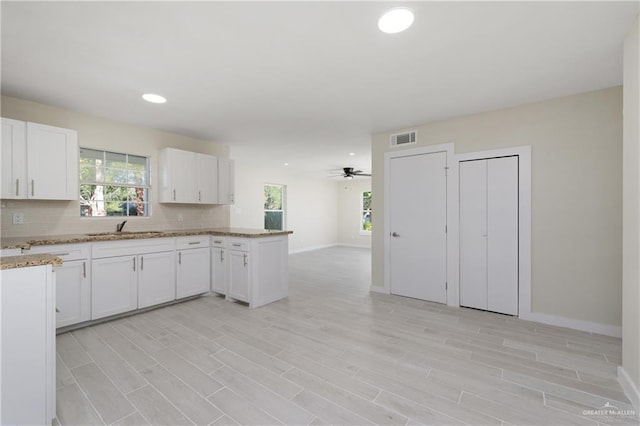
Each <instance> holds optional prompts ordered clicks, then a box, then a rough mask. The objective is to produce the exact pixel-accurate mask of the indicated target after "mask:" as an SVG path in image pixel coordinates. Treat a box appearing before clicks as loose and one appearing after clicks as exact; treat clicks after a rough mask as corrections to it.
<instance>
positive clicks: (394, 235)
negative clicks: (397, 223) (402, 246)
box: [391, 232, 400, 238]
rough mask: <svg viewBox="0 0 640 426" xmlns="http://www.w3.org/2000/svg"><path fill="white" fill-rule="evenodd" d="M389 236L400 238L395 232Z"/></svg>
mask: <svg viewBox="0 0 640 426" xmlns="http://www.w3.org/2000/svg"><path fill="white" fill-rule="evenodd" d="M391 236H392V237H393V238H398V237H399V236H400V234H398V233H397V232H393V233H391Z"/></svg>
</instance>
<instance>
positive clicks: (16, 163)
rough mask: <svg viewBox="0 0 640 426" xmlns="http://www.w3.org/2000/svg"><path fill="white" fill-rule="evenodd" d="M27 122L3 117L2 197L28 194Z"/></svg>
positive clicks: (0, 192)
mask: <svg viewBox="0 0 640 426" xmlns="http://www.w3.org/2000/svg"><path fill="white" fill-rule="evenodd" d="M26 135H27V123H25V122H24V121H19V120H11V119H9V118H3V119H2V160H1V161H0V162H1V167H2V171H1V173H2V190H1V191H0V198H3V199H16V198H26V196H27V140H26Z"/></svg>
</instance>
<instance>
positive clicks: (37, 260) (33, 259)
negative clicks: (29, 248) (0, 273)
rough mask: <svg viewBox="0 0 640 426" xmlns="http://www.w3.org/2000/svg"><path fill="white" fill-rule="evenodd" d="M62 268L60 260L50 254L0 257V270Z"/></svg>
mask: <svg viewBox="0 0 640 426" xmlns="http://www.w3.org/2000/svg"><path fill="white" fill-rule="evenodd" d="M42 265H52V266H62V259H60V258H59V257H56V256H54V255H51V254H28V255H25V256H2V257H0V269H15V268H27V267H29V266H42Z"/></svg>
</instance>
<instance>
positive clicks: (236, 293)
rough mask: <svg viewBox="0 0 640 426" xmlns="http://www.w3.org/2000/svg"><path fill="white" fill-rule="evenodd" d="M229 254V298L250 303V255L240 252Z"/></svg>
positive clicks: (233, 251)
mask: <svg viewBox="0 0 640 426" xmlns="http://www.w3.org/2000/svg"><path fill="white" fill-rule="evenodd" d="M227 253H228V259H227V280H228V283H229V293H228V296H229V297H231V298H233V299H236V300H240V301H242V302H247V303H249V253H248V252H246V251H240V250H229V251H228V252H227Z"/></svg>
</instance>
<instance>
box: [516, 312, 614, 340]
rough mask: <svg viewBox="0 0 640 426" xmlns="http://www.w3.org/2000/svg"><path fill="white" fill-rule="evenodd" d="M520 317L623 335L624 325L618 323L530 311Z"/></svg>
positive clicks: (606, 334)
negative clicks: (620, 325) (605, 322)
mask: <svg viewBox="0 0 640 426" xmlns="http://www.w3.org/2000/svg"><path fill="white" fill-rule="evenodd" d="M520 319H523V320H525V321H534V322H539V323H542V324H547V325H555V326H557V327H566V328H572V329H574V330H580V331H586V332H588V333H593V334H604V335H605V336H611V337H622V327H619V326H616V325H609V324H602V323H598V322H591V321H583V320H577V319H573V318H566V317H559V316H556V315H549V314H541V313H537V312H529V313H526V314H524V315H523V314H522V313H521V314H520Z"/></svg>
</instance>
